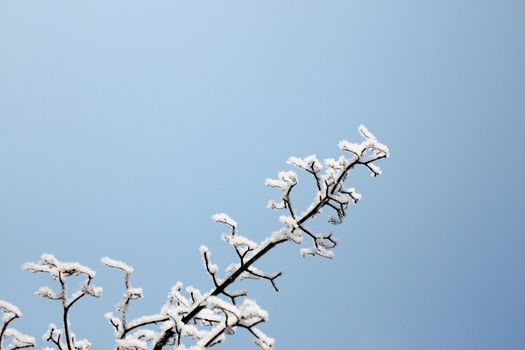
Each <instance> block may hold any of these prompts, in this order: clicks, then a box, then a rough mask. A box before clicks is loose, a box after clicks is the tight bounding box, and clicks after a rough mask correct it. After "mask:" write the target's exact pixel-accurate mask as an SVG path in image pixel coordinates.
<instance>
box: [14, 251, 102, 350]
mask: <svg viewBox="0 0 525 350" xmlns="http://www.w3.org/2000/svg"><path fill="white" fill-rule="evenodd" d="M22 269H23V270H26V271H30V272H33V273H38V272H42V273H49V274H50V276H51V278H53V279H54V280H56V281H58V282H59V284H60V291H59V292H55V291H53V290H52V289H51V288H49V287H41V288H39V289H38V291H37V292H36V294H37V295H39V296H41V297H43V298H46V299H50V300H60V301H61V302H62V309H63V312H62V322H63V332H64V337H65V339H64V337H62V330H60V329H58V328H57V327H56V326H55V325H54V324H51V325H50V326H49V329H48V331H47V332H46V333H45V334H44V336H43V338H44V340H46V341H50V342H52V343H53V344H54V345H55V346H56V347H57V349H59V350H65V349H67V350H73V349H78V350H85V349H88V348H89V347H90V346H91V343H90V342H89V341H88V340H86V339H82V340H77V339H75V335H74V334H73V333H72V331H71V329H70V323H69V311H70V309H71V307H72V306H73V305H74V304H75V303H76V302H78V301H79V300H80V299H81V298H83V297H84V296H86V295H91V296H92V297H95V298H98V297H100V296H101V295H102V288H101V287H95V286H94V285H93V284H92V283H91V282H92V280H93V278H95V271H93V270H91V269H90V268H89V267H87V266H84V265H81V264H79V263H78V262H62V261H59V260H58V259H57V258H56V257H55V256H53V255H51V254H43V255H42V256H41V258H40V261H38V262H36V263H33V262H27V263H25V264H24V265H22ZM69 277H84V278H85V280H84V281H82V282H81V283H80V286H79V289H78V290H77V291H76V292H74V293H72V294H71V295H68V284H67V280H68V278H69Z"/></svg>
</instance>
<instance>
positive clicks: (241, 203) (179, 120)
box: [0, 0, 525, 350]
mask: <svg viewBox="0 0 525 350" xmlns="http://www.w3.org/2000/svg"><path fill="white" fill-rule="evenodd" d="M524 18H525V3H524V2H523V1H504V0H500V1H457V0H456V1H449V0H444V1H350V0H349V1H132V0H126V1H124V0H109V1H96V0H92V1H26V0H1V1H0V237H1V241H0V242H1V243H0V244H1V245H0V247H1V253H0V275H1V282H0V298H1V299H6V300H8V301H10V302H12V303H15V304H17V305H18V306H19V307H20V308H21V309H22V311H24V312H25V316H24V318H23V319H21V320H20V321H17V323H16V326H17V328H18V329H19V330H21V331H23V332H26V333H31V334H33V335H35V336H36V337H38V338H40V335H41V334H42V333H43V332H44V331H45V330H46V328H47V324H48V323H50V322H55V323H58V322H59V313H58V309H59V305H57V304H54V303H52V302H49V301H45V300H40V299H39V298H38V297H37V296H35V295H34V294H33V292H34V290H36V289H37V288H38V287H39V286H42V285H48V284H51V283H48V280H47V279H46V278H45V276H38V277H36V276H32V275H30V274H29V273H27V272H22V271H20V265H22V263H24V262H25V261H36V260H37V259H38V258H39V256H40V254H41V253H43V252H49V253H53V254H55V255H56V256H57V257H59V258H61V259H64V260H76V261H80V262H81V263H84V264H86V265H89V266H90V267H92V268H93V269H95V270H96V271H97V272H98V274H97V278H96V280H95V281H97V282H98V284H99V285H102V286H103V287H104V289H105V294H104V296H103V298H102V299H101V300H94V299H91V300H89V299H86V300H82V302H81V304H79V305H78V308H77V309H75V310H74V311H73V314H72V321H73V325H74V330H75V331H76V333H77V334H78V336H79V337H87V338H89V339H90V340H91V341H92V342H93V344H94V345H93V349H109V348H110V347H111V346H112V331H111V329H110V327H109V326H107V325H106V323H105V320H103V319H102V315H103V313H104V312H105V311H109V310H111V309H112V307H113V305H114V304H116V302H117V300H118V298H119V295H120V293H121V289H120V284H119V283H120V276H119V275H118V274H117V273H116V272H114V271H109V270H107V269H105V268H103V267H102V266H101V265H100V263H99V258H100V257H102V256H105V255H109V256H110V257H113V258H116V259H121V260H124V261H127V262H129V263H130V264H132V265H133V266H134V267H135V270H136V273H135V275H134V277H133V278H134V284H135V285H137V286H142V287H144V290H145V295H146V298H145V299H144V300H143V301H142V302H140V303H136V304H135V305H134V309H133V314H134V315H140V314H141V313H154V312H156V311H158V308H159V307H160V305H161V304H162V303H163V302H164V300H165V295H166V293H167V292H168V290H169V288H170V286H171V285H173V284H174V283H175V282H176V281H177V280H181V281H183V282H184V283H185V284H186V285H188V284H193V285H195V286H197V287H199V288H201V289H207V288H208V287H209V286H210V282H209V281H208V277H207V275H206V274H205V273H204V271H203V269H202V265H201V261H200V257H199V254H198V247H199V246H200V244H202V243H205V244H207V245H208V246H210V248H211V249H212V252H213V253H214V257H215V258H216V260H217V261H218V262H219V263H220V264H221V266H222V267H225V266H226V264H227V263H229V262H232V261H233V255H232V252H231V251H230V250H229V248H228V247H227V246H226V245H224V243H222V242H221V240H220V238H219V234H220V233H221V232H223V231H224V228H223V227H221V226H219V225H217V224H215V223H213V222H212V221H211V220H209V217H210V216H211V215H212V214H213V213H215V212H221V211H225V212H227V213H229V214H230V215H231V216H232V217H233V218H234V219H236V220H237V222H238V223H239V226H240V230H241V231H242V232H244V233H245V234H246V235H248V236H250V237H253V238H254V239H256V240H260V239H262V238H263V237H265V235H266V234H267V233H268V232H270V231H271V230H274V229H276V228H278V227H279V224H278V222H277V220H276V214H275V213H273V212H271V211H270V210H268V209H265V205H266V203H267V200H268V199H270V198H274V195H275V193H274V192H273V191H271V190H270V189H267V188H265V187H264V185H263V181H264V178H266V177H271V176H274V175H275V174H276V173H277V171H279V170H283V169H286V168H287V166H286V164H285V163H284V162H285V160H286V159H287V158H288V156H290V155H296V156H306V155H308V154H311V153H316V154H317V155H318V156H319V157H321V158H325V157H336V156H339V151H338V149H337V147H336V145H337V142H338V141H339V140H341V139H349V140H357V133H356V128H357V126H358V125H359V124H360V123H364V124H365V125H367V126H368V127H369V128H370V130H371V131H372V132H374V133H375V134H376V135H377V136H378V138H379V139H380V140H381V141H383V142H384V143H386V144H388V145H389V146H390V148H391V151H392V157H391V158H390V159H388V160H387V161H385V162H383V164H382V165H383V170H384V175H383V176H382V177H379V178H377V179H373V178H371V177H369V176H368V174H367V173H366V172H365V171H360V172H356V173H355V174H353V177H351V179H350V184H351V185H352V186H355V187H356V188H357V189H358V190H359V191H360V192H361V193H362V194H363V200H362V202H361V203H360V205H359V206H356V207H354V208H353V211H352V213H351V214H350V217H349V219H348V220H347V221H346V222H345V223H344V224H343V225H342V226H338V227H335V228H334V231H335V232H336V234H337V237H338V238H339V242H340V245H339V247H338V248H337V251H336V259H334V260H333V261H325V260H321V259H318V258H310V259H303V258H301V257H300V256H299V252H298V247H296V246H292V245H289V246H287V247H282V248H281V249H279V250H278V251H275V252H273V253H272V255H271V256H268V257H267V259H265V260H264V262H263V263H262V264H261V265H260V267H261V268H267V269H269V270H273V269H276V270H279V269H282V270H283V271H284V275H283V276H282V278H281V280H280V281H279V282H280V283H279V284H280V287H281V292H279V293H278V294H276V293H274V292H272V290H271V287H270V286H269V285H266V284H265V283H263V282H252V283H248V284H246V287H247V288H249V290H250V292H251V297H253V298H255V299H256V300H257V301H258V302H259V304H260V305H261V306H262V307H264V308H266V309H267V310H268V311H269V313H270V320H269V322H268V323H267V324H266V325H265V326H264V327H263V330H264V331H265V332H266V333H267V334H269V335H271V336H273V337H275V338H276V340H277V349H304V350H310V349H343V348H344V349H373V350H382V349H384V350H386V349H388V350H398V349H399V350H412V349H413V350H416V349H417V350H419V349H426V350H433V349H435V350H442V349H450V350H452V349H478V350H482V349H506V350H512V349H523V348H524V347H525V236H524V235H525V230H524V228H523V226H524V225H523V224H524V219H523V214H524V209H525V206H524V196H525V187H524V185H523V179H524V178H525V167H524V161H525V156H524V153H523V151H524V149H525V137H524V136H523V135H524V132H525V122H524V120H525V97H524V92H525V64H524V62H525V39H524V36H525V21H524ZM302 178H303V179H305V176H303V177H302ZM302 186H303V187H302V192H301V198H302V199H303V200H304V198H308V197H307V195H310V194H311V191H312V184H311V183H309V182H308V181H306V179H305V180H304V181H302ZM41 347H43V344H41V346H40V348H41ZM241 348H242V349H249V348H255V345H252V344H251V340H250V337H249V336H247V335H243V332H242V331H241V332H240V334H239V335H236V336H235V337H230V338H228V340H227V341H226V343H224V344H223V345H220V346H218V347H217V349H241Z"/></svg>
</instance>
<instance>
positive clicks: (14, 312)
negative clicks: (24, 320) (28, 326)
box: [0, 300, 35, 350]
mask: <svg viewBox="0 0 525 350" xmlns="http://www.w3.org/2000/svg"><path fill="white" fill-rule="evenodd" d="M0 310H1V311H2V313H3V317H2V325H1V326H0V350H15V349H23V348H32V347H34V346H35V338H33V337H30V336H28V335H25V334H22V333H20V332H19V331H17V330H16V329H14V328H9V324H10V323H11V322H13V321H14V320H15V319H17V318H20V317H22V312H21V311H20V309H19V308H18V307H16V305H13V304H11V303H9V302H7V301H5V300H0ZM7 339H10V340H11V341H10V344H9V345H7V346H5V345H4V342H5V341H6V340H7Z"/></svg>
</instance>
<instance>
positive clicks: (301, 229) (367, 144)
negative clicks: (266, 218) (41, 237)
mask: <svg viewBox="0 0 525 350" xmlns="http://www.w3.org/2000/svg"><path fill="white" fill-rule="evenodd" d="M359 132H360V134H361V135H362V137H363V141H362V142H361V143H350V142H348V141H341V142H340V143H339V148H340V149H341V150H342V151H343V152H344V155H342V156H340V157H339V158H338V159H326V160H324V161H323V162H321V161H319V160H318V159H317V157H316V156H315V155H310V156H307V157H305V158H299V157H290V158H289V159H288V162H287V163H288V164H290V165H292V166H294V167H296V168H298V169H300V170H301V171H305V172H306V173H307V174H308V176H309V177H311V178H312V179H313V182H314V183H315V189H316V191H315V195H314V198H313V200H312V202H311V203H310V205H308V206H307V207H306V208H304V209H303V210H298V209H297V208H296V207H295V205H294V199H293V193H294V192H293V191H294V189H295V188H296V187H297V185H298V183H299V177H298V175H297V174H296V173H295V172H293V171H282V172H279V173H278V176H277V178H273V179H266V181H265V184H266V185H267V186H269V187H272V188H276V189H278V190H279V191H280V196H279V198H278V200H271V201H270V202H269V203H268V207H269V208H271V209H273V210H277V211H282V212H283V215H281V216H280V217H279V221H280V223H281V225H282V226H281V228H280V229H278V230H276V231H275V232H272V233H270V234H269V235H268V237H267V238H266V239H265V240H263V241H262V242H260V243H257V242H254V241H253V240H251V239H249V238H248V237H246V236H244V235H241V234H240V233H239V230H238V228H237V222H236V221H235V220H233V219H232V218H231V217H230V216H229V215H227V214H225V213H219V214H215V215H213V216H212V219H213V220H214V221H216V222H218V223H220V224H223V225H225V226H227V227H228V232H227V233H225V234H223V236H222V239H223V240H224V242H225V243H226V244H228V245H229V246H230V247H231V249H232V250H233V251H234V253H235V255H236V261H235V262H233V263H232V264H230V265H229V266H227V267H226V268H225V269H224V270H222V271H221V269H220V268H219V266H218V265H217V264H215V263H214V262H213V259H212V254H211V252H210V250H209V248H208V247H206V246H204V245H202V246H201V248H200V254H201V256H202V261H203V266H204V269H205V271H206V273H207V274H208V275H209V277H210V280H211V284H212V286H211V288H210V289H209V290H207V291H204V292H202V291H200V290H198V289H197V288H194V287H192V286H187V287H186V288H183V284H182V283H181V282H177V283H176V284H175V285H174V286H173V287H172V289H171V291H170V292H169V293H168V297H167V300H166V302H165V304H164V305H163V306H162V307H161V308H160V310H159V312H158V313H155V314H152V315H146V316H142V317H139V318H137V319H132V320H130V319H129V317H128V310H129V308H130V305H131V304H132V302H133V301H135V300H138V299H141V298H142V297H143V291H142V288H138V287H134V286H132V284H131V275H132V273H133V271H134V270H133V268H132V267H131V266H129V265H128V264H126V263H124V262H122V261H118V260H113V259H110V258H107V257H105V258H102V259H101V262H102V264H104V265H105V266H107V267H109V268H112V269H115V270H118V271H119V272H120V273H122V274H123V277H124V283H123V289H124V292H123V294H122V298H121V300H120V302H119V303H118V305H117V307H116V311H115V313H113V312H108V313H107V314H106V315H105V316H106V319H107V320H108V322H109V324H110V326H111V327H112V328H113V331H114V334H115V349H117V350H160V349H162V348H164V347H166V346H171V347H173V348H174V349H177V350H203V349H207V348H209V347H211V346H213V345H215V344H218V343H220V342H222V341H224V339H225V338H226V336H227V335H232V334H234V333H235V332H237V331H238V330H239V329H244V330H246V331H248V332H250V333H251V334H252V335H253V337H254V341H255V343H256V344H257V345H258V346H259V347H260V348H261V349H263V350H270V349H272V348H273V347H274V343H275V341H274V339H273V338H271V337H269V336H267V335H266V334H264V333H263V332H262V331H261V330H260V329H259V326H260V325H261V324H262V323H264V322H266V321H267V320H268V313H267V312H266V311H265V310H263V309H262V308H261V307H260V306H259V305H258V304H257V303H256V302H255V300H253V299H250V298H248V293H247V291H245V290H236V289H235V288H234V284H235V283H236V282H238V281H240V280H242V279H257V280H258V279H262V280H266V281H267V282H268V283H269V284H270V285H271V286H272V288H273V289H275V291H278V290H279V289H278V286H277V278H278V277H280V276H281V275H282V273H281V272H266V271H264V270H263V269H260V268H259V267H256V266H255V263H256V262H258V260H259V259H260V258H261V257H263V256H265V255H266V254H267V253H268V252H269V251H270V250H272V249H273V248H275V247H276V246H277V245H280V244H281V243H285V242H293V243H296V244H299V245H301V244H302V243H303V241H304V238H305V237H306V238H307V240H308V241H309V242H310V244H308V245H307V246H306V247H301V248H300V253H301V255H302V256H309V255H312V256H321V257H325V258H332V257H333V256H334V252H333V249H334V248H335V247H336V245H337V241H336V239H335V237H334V235H333V233H331V232H317V231H316V230H314V229H312V228H311V227H310V226H309V223H310V221H312V220H313V219H314V218H315V217H317V216H318V215H319V214H320V213H321V212H322V211H323V210H326V211H327V212H329V213H330V214H331V215H330V216H329V218H328V222H329V223H330V224H334V225H335V224H340V223H342V221H343V219H344V218H345V216H346V215H347V211H348V208H349V206H350V205H352V204H355V203H357V202H358V201H359V200H360V199H361V195H360V194H359V193H358V192H357V191H356V190H355V189H354V188H353V187H347V185H346V183H345V181H346V180H347V177H348V174H349V172H350V171H351V170H352V169H354V168H356V167H357V166H363V167H365V168H366V169H368V170H369V171H370V172H371V175H372V176H378V175H380V174H381V169H380V168H379V167H378V166H377V164H375V163H376V161H378V160H380V159H383V158H387V157H388V156H389V150H388V148H387V147H386V146H385V145H383V144H381V143H380V142H378V140H377V139H376V138H375V136H374V135H372V133H370V131H368V129H367V128H366V127H364V126H362V125H361V126H360V127H359ZM23 269H25V270H28V271H32V272H39V273H40V272H42V273H49V274H50V276H51V277H52V278H53V279H54V280H56V281H58V282H59V284H60V289H58V290H53V289H51V288H49V287H42V288H40V289H39V290H38V291H37V294H38V295H40V296H42V297H44V298H47V299H50V300H58V301H61V302H62V307H63V311H64V320H63V321H64V322H63V327H62V328H58V327H56V326H55V325H53V324H52V325H50V326H49V329H48V331H47V332H46V334H44V337H43V338H44V339H45V340H47V341H49V342H51V343H52V344H54V346H55V347H56V348H57V349H59V350H66V349H67V350H73V349H87V348H89V346H90V343H89V342H88V341H87V340H81V341H79V340H76V339H75V336H74V335H73V334H72V332H71V330H70V325H69V321H68V312H69V310H70V308H71V306H73V304H75V303H76V302H77V301H78V300H79V299H81V298H82V297H84V296H85V295H91V296H94V297H99V296H100V295H101V293H102V289H101V288H98V287H95V286H93V285H92V279H93V278H94V277H95V272H94V271H92V270H91V269H89V268H88V267H85V266H83V265H80V264H79V263H64V262H60V261H58V260H57V259H56V258H55V257H54V256H52V255H49V254H44V255H42V258H41V260H40V261H39V262H37V263H26V264H24V265H23ZM71 276H75V277H78V276H81V277H84V278H85V280H84V281H83V282H82V283H81V284H80V287H79V289H78V290H77V291H76V292H74V293H73V294H71V295H69V294H68V291H67V279H68V278H69V277H71ZM0 308H1V309H2V310H3V311H4V327H3V330H2V338H1V339H2V340H3V339H4V338H6V337H11V338H12V339H13V340H12V344H11V345H10V347H8V348H6V349H9V350H11V349H18V348H21V347H29V346H34V340H33V339H32V338H30V337H27V336H23V335H20V334H18V333H17V332H16V331H14V330H11V331H9V329H7V330H6V327H7V325H8V324H9V322H11V321H12V320H13V319H15V318H17V317H20V312H19V310H18V309H17V308H16V307H14V306H13V305H10V304H8V303H6V302H2V301H0ZM15 334H16V335H15ZM13 344H14V345H13ZM24 344H25V346H22V345H24ZM17 346H18V347H17ZM2 349H4V348H2V347H1V345H0V350H2Z"/></svg>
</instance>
